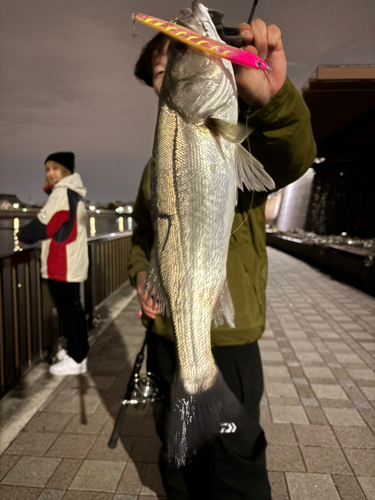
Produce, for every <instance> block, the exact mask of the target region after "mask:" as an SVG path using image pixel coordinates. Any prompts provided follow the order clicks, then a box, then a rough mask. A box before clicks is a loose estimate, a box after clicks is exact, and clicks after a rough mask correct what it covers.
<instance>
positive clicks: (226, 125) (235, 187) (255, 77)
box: [129, 2, 316, 500]
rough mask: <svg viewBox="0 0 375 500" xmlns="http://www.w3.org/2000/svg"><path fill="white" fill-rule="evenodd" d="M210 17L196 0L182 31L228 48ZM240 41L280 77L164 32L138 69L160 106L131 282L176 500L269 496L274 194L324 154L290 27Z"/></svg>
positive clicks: (254, 26) (164, 466) (164, 470)
mask: <svg viewBox="0 0 375 500" xmlns="http://www.w3.org/2000/svg"><path fill="white" fill-rule="evenodd" d="M216 14H217V13H216ZM145 18H146V16H145ZM211 18H213V19H214V20H215V12H210V13H208V10H207V9H206V8H205V7H204V6H202V4H198V2H193V6H192V10H191V11H190V10H188V9H185V11H183V12H182V13H181V15H180V17H179V20H178V24H180V25H182V26H184V27H187V28H189V29H192V30H193V35H191V33H190V32H188V35H189V38H190V39H191V38H192V36H193V37H199V36H203V37H206V38H208V39H209V40H211V41H212V40H214V41H216V45H215V44H213V50H218V49H217V47H220V45H218V44H221V39H220V38H219V35H218V33H217V31H216V28H215V26H214V24H213V22H212V20H211ZM146 19H147V21H148V22H151V19H152V18H149V17H147V18H146ZM157 21H158V22H157V23H156V24H158V25H159V26H160V25H163V23H164V22H159V21H160V20H157ZM167 24H168V23H164V25H167ZM167 28H169V29H173V27H170V26H167ZM167 28H166V29H167ZM179 33H185V36H186V31H184V30H181V31H179ZM239 35H240V36H241V37H242V43H241V45H242V48H244V49H245V50H246V51H247V52H248V53H250V54H253V55H254V58H250V59H253V60H254V61H258V60H259V58H261V59H262V60H264V61H265V63H266V65H268V67H269V71H267V72H264V71H262V70H260V69H252V68H246V67H243V66H237V65H236V66H235V67H234V72H233V69H232V64H231V63H230V62H228V61H227V60H224V59H219V57H217V54H213V53H212V52H211V54H209V55H207V54H203V53H201V52H200V51H197V50H195V49H190V48H189V49H185V48H184V47H181V44H178V43H177V44H176V42H170V39H169V38H168V37H166V36H165V35H164V34H159V35H157V36H156V37H155V38H154V39H153V40H151V42H149V44H147V45H146V46H145V47H144V49H143V51H142V54H141V57H140V59H139V61H138V63H137V66H136V71H135V74H136V76H137V77H138V78H140V79H141V80H143V81H145V82H146V84H147V85H149V86H151V87H153V88H154V89H155V91H156V93H157V95H158V96H159V97H160V101H159V115H158V123H157V128H156V134H155V142H154V151H153V159H152V161H150V163H149V164H148V165H147V166H146V169H145V171H144V174H143V177H142V181H141V186H140V189H139V193H138V197H137V201H136V204H135V207H134V219H135V221H136V223H137V227H136V229H135V230H134V234H133V247H132V252H131V257H130V265H129V273H130V279H131V281H132V283H133V285H134V286H135V287H136V288H137V292H138V298H139V301H140V304H141V307H142V311H143V323H144V325H145V326H146V328H147V331H148V360H147V364H148V370H149V371H151V372H152V373H154V374H155V375H156V376H158V377H159V379H160V389H161V391H162V393H163V394H164V399H163V400H162V401H159V402H156V403H155V404H154V415H155V422H156V428H157V432H158V435H159V437H160V438H161V440H162V443H163V446H162V449H161V453H160V464H159V465H160V471H161V475H162V479H163V484H164V488H165V491H166V493H167V496H168V498H169V499H176V500H177V499H194V500H196V499H202V500H203V499H205V500H207V499H226V500H227V499H259V500H263V499H264V500H269V499H271V492H270V486H269V482H268V478H267V471H266V463H265V449H266V440H265V437H264V433H263V430H262V429H261V427H260V425H259V404H260V400H261V397H262V393H263V374H262V366H261V359H260V353H259V347H258V343H257V341H258V340H259V339H260V338H261V336H262V334H263V331H264V328H265V304H266V299H265V288H266V281H267V254H266V247H265V203H266V200H267V192H266V191H267V190H272V189H279V188H281V187H284V186H286V185H287V184H289V183H291V182H293V181H294V180H296V179H298V178H299V177H300V176H301V175H303V173H304V172H305V171H306V170H307V169H308V168H309V167H310V166H311V165H312V163H313V160H314V157H315V153H316V148H315V142H314V139H313V136H312V131H311V125H310V116H309V112H308V110H307V108H306V106H305V104H304V102H303V100H302V98H301V96H300V95H299V93H298V92H297V91H296V89H295V88H294V87H293V85H292V84H291V83H290V81H289V80H288V79H287V77H286V59H285V54H284V50H283V45H282V40H281V32H280V30H279V28H277V27H276V26H275V25H271V26H268V27H267V26H266V25H265V23H264V22H263V21H261V20H259V19H258V20H255V21H253V22H252V23H251V25H247V24H242V25H241V26H240V31H239ZM206 38H205V39H206ZM200 41H201V40H200ZM224 52H230V51H229V50H228V51H225V50H224ZM240 55H241V54H240ZM220 57H221V56H220ZM264 61H263V63H264ZM237 94H238V97H237ZM237 99H238V104H237ZM237 105H238V107H239V113H238V108H237ZM237 116H239V119H238V121H239V122H240V123H239V124H238V123H237ZM251 131H252V133H251V134H250V135H249V133H250V132H251ZM242 141H244V142H243V145H244V146H245V147H243V146H242V145H241V144H240V143H241V142H242ZM245 148H246V149H245ZM249 152H251V154H250V153H249ZM252 155H253V156H252ZM263 168H264V169H263ZM150 185H151V188H150ZM233 216H234V218H233ZM166 313H167V314H166ZM223 318H224V319H225V321H226V323H227V324H224V325H223V324H221V323H222V319H223ZM211 321H213V322H214V324H215V325H220V326H216V327H212V329H211V327H210V325H211ZM175 345H176V349H175ZM171 388H172V395H171ZM176 466H177V467H176Z"/></svg>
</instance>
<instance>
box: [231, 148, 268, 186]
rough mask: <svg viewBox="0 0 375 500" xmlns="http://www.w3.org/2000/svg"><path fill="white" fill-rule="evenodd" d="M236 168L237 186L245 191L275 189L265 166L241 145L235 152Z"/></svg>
mask: <svg viewBox="0 0 375 500" xmlns="http://www.w3.org/2000/svg"><path fill="white" fill-rule="evenodd" d="M235 168H236V178H237V186H238V187H239V188H240V189H241V190H242V191H243V186H245V187H246V188H247V189H248V190H249V191H266V190H272V189H275V183H274V181H273V179H272V177H271V176H270V175H268V174H267V172H266V171H265V170H264V168H263V165H262V164H261V163H260V162H259V161H258V160H257V159H256V158H255V157H254V156H253V155H251V154H250V153H249V152H248V151H247V150H246V149H245V148H244V147H243V146H241V144H238V145H237V146H236V150H235Z"/></svg>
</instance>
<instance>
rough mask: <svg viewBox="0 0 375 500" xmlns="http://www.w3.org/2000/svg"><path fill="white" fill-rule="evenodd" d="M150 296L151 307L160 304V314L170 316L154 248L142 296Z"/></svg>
mask: <svg viewBox="0 0 375 500" xmlns="http://www.w3.org/2000/svg"><path fill="white" fill-rule="evenodd" d="M146 296H147V297H152V307H155V305H156V304H159V306H160V314H162V315H167V316H170V314H171V313H170V307H169V300H168V297H167V294H166V293H165V290H164V288H163V285H162V283H161V279H160V272H159V265H158V262H157V258H156V252H155V250H154V249H153V250H151V255H150V262H149V266H148V270H147V278H146V282H145V287H144V291H143V298H145V297H146Z"/></svg>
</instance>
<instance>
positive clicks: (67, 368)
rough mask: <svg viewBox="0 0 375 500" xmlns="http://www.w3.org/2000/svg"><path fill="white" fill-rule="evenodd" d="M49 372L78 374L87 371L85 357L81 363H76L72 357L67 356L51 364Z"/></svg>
mask: <svg viewBox="0 0 375 500" xmlns="http://www.w3.org/2000/svg"><path fill="white" fill-rule="evenodd" d="M49 372H50V373H52V375H80V374H81V373H86V372H87V358H85V359H84V360H83V361H81V363H76V362H75V361H74V359H73V358H71V357H69V356H67V357H66V358H64V359H63V360H61V361H59V362H58V363H55V364H54V365H51V366H50V367H49Z"/></svg>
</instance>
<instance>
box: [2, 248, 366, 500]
mask: <svg viewBox="0 0 375 500" xmlns="http://www.w3.org/2000/svg"><path fill="white" fill-rule="evenodd" d="M269 256H270V273H269V285H268V311H267V315H268V316H267V317H268V324H267V330H266V332H265V335H264V338H263V339H262V340H261V342H260V345H261V351H262V357H263V364H264V375H265V381H266V391H265V395H264V398H263V402H262V422H263V425H264V428H265V430H266V435H267V439H268V442H269V447H268V468H269V471H270V479H271V482H272V486H273V499H274V500H339V499H341V500H365V499H367V500H374V499H375V435H374V431H375V372H374V368H375V361H374V357H375V299H374V298H372V297H370V296H368V295H366V294H364V293H362V292H360V291H358V290H356V289H353V288H351V287H349V286H347V285H344V284H342V283H339V282H337V281H335V280H333V279H331V278H330V277H329V276H327V275H324V274H322V273H320V272H319V271H317V270H316V269H314V268H311V267H310V266H308V265H307V264H305V263H303V262H301V261H299V260H297V259H295V258H293V257H291V256H289V255H286V254H283V253H281V252H279V251H277V250H274V249H272V248H270V249H269ZM137 311H138V305H137V302H136V299H135V300H133V302H132V303H131V304H130V305H129V306H128V307H127V308H126V309H125V310H124V311H123V312H122V313H121V314H120V315H119V316H118V318H117V319H116V320H115V321H114V322H113V323H112V324H111V325H110V326H109V327H108V328H107V329H106V330H105V332H104V333H103V334H102V335H101V336H100V337H99V338H98V339H97V341H96V342H95V344H94V346H93V347H92V349H91V351H90V358H89V376H84V377H65V379H64V380H63V382H62V383H61V384H60V385H59V386H58V387H57V388H56V390H55V391H54V392H53V394H52V395H51V396H50V398H49V399H48V400H47V401H46V403H45V404H44V405H43V406H42V407H41V408H39V411H38V412H37V413H36V414H35V415H34V417H33V418H32V419H31V420H30V421H29V422H28V423H27V425H26V426H25V427H24V428H23V429H22V430H21V432H20V433H19V435H18V436H17V438H16V439H15V440H14V441H13V442H12V443H11V444H10V446H9V447H8V448H7V449H6V450H5V452H4V454H3V455H2V456H1V457H0V497H1V498H2V500H18V499H19V500H34V499H40V500H60V499H63V500H137V499H138V500H151V499H155V498H156V497H157V496H158V495H159V496H158V498H160V499H163V498H165V497H163V488H162V486H161V483H160V479H159V474H158V467H157V454H158V447H159V443H158V439H157V437H156V436H155V432H154V428H153V420H152V417H151V413H150V411H149V410H146V411H144V412H143V413H136V412H135V411H134V410H133V411H129V412H128V415H127V417H126V420H125V423H124V425H123V428H122V436H121V439H120V441H119V444H118V446H117V448H116V449H115V450H110V449H109V448H108V447H107V441H108V438H109V436H110V433H111V431H112V426H113V416H114V415H115V414H116V413H117V410H118V406H119V403H120V401H121V398H122V396H123V394H124V392H125V388H126V383H127V378H128V376H129V370H130V364H131V363H132V362H133V360H134V358H135V355H136V353H137V352H138V349H139V346H140V344H141V342H142V340H143V330H142V328H141V327H140V324H139V320H138V319H137V317H136V312H137Z"/></svg>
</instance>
